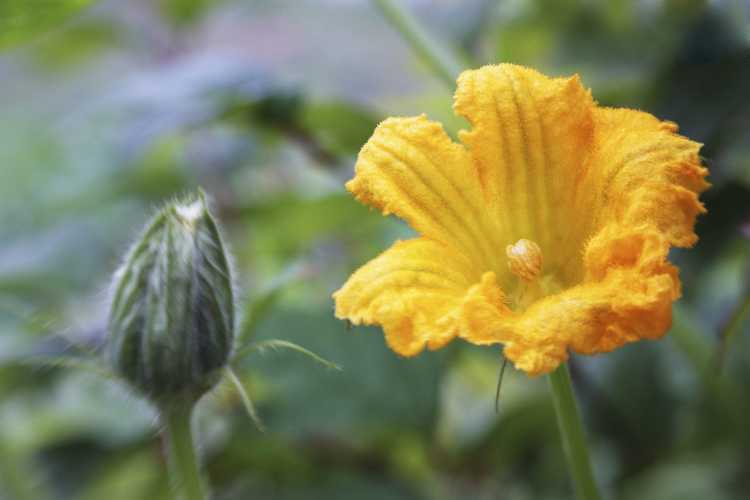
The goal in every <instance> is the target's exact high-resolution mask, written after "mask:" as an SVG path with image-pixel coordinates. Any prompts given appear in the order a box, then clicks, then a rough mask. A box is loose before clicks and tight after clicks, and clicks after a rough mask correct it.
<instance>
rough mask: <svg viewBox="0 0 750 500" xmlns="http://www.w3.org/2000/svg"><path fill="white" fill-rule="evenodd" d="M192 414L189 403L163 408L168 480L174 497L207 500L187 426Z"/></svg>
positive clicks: (190, 433)
mask: <svg viewBox="0 0 750 500" xmlns="http://www.w3.org/2000/svg"><path fill="white" fill-rule="evenodd" d="M192 413H193V405H192V404H186V405H174V406H170V407H168V408H166V409H164V410H163V411H162V420H163V425H164V432H165V433H166V440H167V460H168V463H169V481H170V483H171V484H172V488H173V490H174V493H175V496H176V498H179V499H180V500H206V499H207V498H208V494H207V491H208V490H207V488H206V486H205V483H204V480H203V474H202V473H201V470H200V466H199V464H198V456H197V454H196V451H195V446H194V445H193V434H192V431H191V427H190V421H191V416H192Z"/></svg>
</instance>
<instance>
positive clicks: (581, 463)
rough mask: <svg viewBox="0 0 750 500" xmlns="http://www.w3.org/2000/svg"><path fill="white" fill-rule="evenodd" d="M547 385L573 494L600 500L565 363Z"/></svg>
mask: <svg viewBox="0 0 750 500" xmlns="http://www.w3.org/2000/svg"><path fill="white" fill-rule="evenodd" d="M549 386H550V390H551V391H552V400H553V401H554V403H555V413H556V414H557V424H558V427H559V428H560V435H561V437H562V442H563V448H564V450H565V458H566V459H567V461H568V468H569V469H570V473H571V475H572V476H573V484H574V486H575V489H576V494H577V496H578V498H579V499H580V500H600V499H601V496H600V495H599V490H598V489H597V487H596V481H594V474H593V472H592V470H591V459H590V458H589V450H588V447H587V445H586V436H585V434H584V432H583V426H582V425H581V416H580V414H579V413H578V406H577V405H576V400H575V395H574V394H573V386H572V384H571V382H570V372H568V365H567V364H562V365H560V367H559V368H558V369H557V370H555V371H554V372H552V373H550V374H549Z"/></svg>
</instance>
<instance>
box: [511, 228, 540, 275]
mask: <svg viewBox="0 0 750 500" xmlns="http://www.w3.org/2000/svg"><path fill="white" fill-rule="evenodd" d="M505 255H506V256H507V257H508V269H510V272H511V273H513V275H515V276H517V277H519V278H521V279H522V280H523V281H525V282H527V283H530V282H532V281H534V280H535V279H536V278H537V277H538V276H539V274H541V272H542V264H543V261H542V250H541V248H539V245H537V244H536V243H534V242H533V241H531V240H527V239H523V238H522V239H520V240H518V241H517V242H516V243H515V244H513V245H508V246H507V247H505Z"/></svg>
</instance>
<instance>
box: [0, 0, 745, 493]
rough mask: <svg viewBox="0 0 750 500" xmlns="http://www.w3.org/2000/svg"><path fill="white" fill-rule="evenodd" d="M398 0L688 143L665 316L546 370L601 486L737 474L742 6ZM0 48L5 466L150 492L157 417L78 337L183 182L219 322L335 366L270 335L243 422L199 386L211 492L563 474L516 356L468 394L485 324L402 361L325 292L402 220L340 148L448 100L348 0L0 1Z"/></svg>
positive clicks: (41, 484) (422, 489) (497, 482)
mask: <svg viewBox="0 0 750 500" xmlns="http://www.w3.org/2000/svg"><path fill="white" fill-rule="evenodd" d="M402 3H403V5H405V6H406V7H407V8H408V10H409V11H410V12H412V13H413V14H414V15H416V16H417V18H418V19H419V20H420V22H421V23H422V24H423V25H424V26H425V28H426V29H427V30H428V31H429V32H430V33H431V34H432V35H433V36H434V37H435V38H436V39H439V40H440V41H441V42H442V43H443V44H444V45H445V46H446V47H449V48H450V49H451V50H453V51H455V52H456V53H457V54H458V56H459V58H460V59H461V60H462V61H463V63H464V64H465V65H466V66H467V67H468V66H478V65H480V64H484V63H489V62H493V63H494V62H515V63H520V64H524V65H529V66H533V67H536V68H538V69H539V70H541V71H543V72H545V73H547V74H551V75H569V74H572V73H580V75H581V77H582V79H583V81H584V83H585V85H586V86H589V87H591V88H592V89H593V94H594V97H595V98H596V99H597V100H598V101H599V102H600V103H602V104H604V105H616V106H628V107H637V108H641V109H644V110H647V111H649V112H652V113H654V114H656V115H657V116H659V117H660V118H662V119H669V120H674V121H676V122H678V123H679V124H680V127H681V131H682V133H684V134H685V135H687V136H689V137H691V138H693V139H695V140H698V141H701V142H703V143H704V144H705V146H704V149H703V150H702V154H703V155H704V157H705V162H706V164H707V165H708V166H709V167H710V170H711V176H710V178H709V180H710V181H711V183H712V184H713V187H712V189H711V190H710V191H708V192H707V193H706V194H705V195H704V196H703V200H704V201H705V203H706V205H707V207H708V210H709V213H708V215H706V216H703V217H701V218H700V220H699V223H698V226H697V231H698V233H699V236H700V238H701V239H700V242H699V243H698V245H697V246H696V247H695V248H694V249H692V250H690V251H678V252H675V253H674V255H673V259H674V261H676V262H677V263H678V264H679V266H680V268H681V276H682V279H683V284H684V297H683V298H682V300H681V301H680V302H679V303H678V304H677V305H676V306H675V324H674V327H673V329H672V331H671V332H670V334H669V335H668V336H667V337H665V339H664V340H662V341H659V342H640V343H637V344H634V345H630V346H628V347H625V348H622V349H620V350H617V351H616V352H614V353H612V354H609V355H606V356H600V357H595V358H588V357H573V359H572V363H571V364H572V366H571V368H572V371H573V378H574V382H575V388H576V391H577V394H578V397H579V401H580V403H581V409H582V412H583V416H584V420H585V423H586V427H587V432H588V435H589V439H590V443H591V447H592V453H593V459H594V467H595V470H596V474H597V476H598V478H599V481H600V483H601V484H602V485H604V487H605V491H606V492H607V494H608V496H609V498H612V499H622V500H631V499H639V500H642V499H657V500H670V499H674V500H677V499H680V500H685V499H701V500H702V499H707V498H710V499H715V500H722V499H746V498H748V497H750V474H748V472H750V454H748V452H747V450H748V448H749V447H750V426H748V425H747V414H748V411H750V389H748V381H750V335H748V333H749V327H748V322H747V321H746V320H747V317H748V313H749V312H750V303H749V301H748V292H749V289H750V287H749V285H748V282H749V281H750V258H749V257H750V99H749V98H748V97H749V96H750V5H748V3H746V1H745V0H736V1H730V0H723V1H722V0H716V1H697V0H637V1H629V0H616V1H611V2H591V1H574V0H558V1H554V2H550V1H541V0H540V1H523V0H507V1H489V0H468V1H461V2H459V1H455V0H441V1H438V0H435V1H428V0H419V1H417V0H413V1H407V0H402ZM0 50H1V51H0V109H1V110H2V111H1V112H0V442H1V443H2V444H1V445H0V454H1V455H2V456H3V457H4V458H3V460H2V462H3V464H0V465H2V467H3V471H2V474H4V478H5V481H6V485H5V486H7V485H8V483H7V481H13V478H15V479H16V480H26V481H28V482H32V483H34V484H35V485H36V486H35V487H36V488H37V491H38V498H39V499H44V498H49V499H80V500H100V499H102V498H106V499H107V500H137V499H155V500H159V499H166V498H168V497H169V493H168V491H169V489H168V486H167V480H166V475H165V472H164V455H163V453H162V446H161V442H160V439H159V436H158V428H157V424H156V418H155V413H154V412H153V411H152V410H151V409H150V408H149V407H148V406H147V405H146V404H145V403H143V402H142V401H141V400H140V399H139V398H137V397H135V396H134V395H132V394H130V393H129V392H128V391H127V390H126V389H125V388H124V387H123V386H122V385H120V384H119V383H118V382H115V381H112V380H109V379H108V378H107V377H106V376H102V375H101V374H99V373H96V372H95V371H94V372H92V370H91V369H90V363H89V362H88V361H86V360H87V359H90V358H91V357H92V356H93V355H92V354H91V352H93V351H96V349H97V348H98V347H99V346H100V345H101V344H102V342H103V339H104V336H105V333H106V332H105V327H106V311H107V287H108V283H109V279H110V276H111V274H112V272H113V271H114V270H115V269H116V267H117V266H118V264H119V262H120V259H121V257H122V255H123V254H124V252H125V250H126V247H127V245H128V244H129V242H130V241H131V240H132V239H133V238H134V237H135V236H136V235H137V234H138V231H139V229H140V228H141V227H142V225H143V224H144V223H145V222H146V220H147V218H148V217H149V216H150V214H151V213H152V212H153V211H154V209H155V208H156V207H159V206H160V204H162V203H163V202H164V201H166V200H170V199H174V198H175V197H178V196H180V195H182V194H185V193H190V192H192V191H194V190H195V189H196V188H197V187H198V186H202V187H203V188H204V189H205V190H206V191H207V192H208V193H209V195H210V196H211V197H212V199H213V205H214V208H215V212H216V214H217V216H218V217H219V219H220V221H221V222H222V224H223V226H224V229H225V234H226V237H227V239H228V241H229V243H230V245H231V248H232V249H233V253H234V256H235V263H236V270H237V282H238V285H239V288H240V289H241V294H240V306H241V308H242V309H243V310H244V314H245V320H244V322H243V324H242V329H243V335H247V336H248V338H249V337H253V338H255V339H259V340H262V339H274V338H276V339H285V340H289V341H293V342H297V343H299V344H300V345H302V346H305V347H306V348H309V349H311V350H313V351H315V352H316V353H318V354H320V355H321V356H323V357H325V358H326V359H329V360H331V361H332V362H334V363H337V364H338V365H340V366H341V367H342V369H343V372H337V371H334V370H330V369H326V368H325V367H324V366H321V365H320V364H318V363H316V362H315V361H314V360H312V359H311V358H309V357H306V356H304V355H302V354H300V353H298V352H294V351H287V350H272V349H269V350H266V351H265V352H257V351H256V352H251V353H250V354H248V355H247V356H245V357H243V358H242V359H241V361H239V362H238V363H237V370H238V372H239V375H240V376H241V378H242V380H243V382H244V384H245V385H246V387H247V388H248V391H249V393H250V395H251V397H252V398H253V400H254V401H255V404H256V406H257V409H258V412H259V414H260V417H261V418H262V420H263V422H264V424H265V426H266V428H267V429H266V432H265V433H261V432H259V431H258V429H257V428H256V427H255V425H254V424H253V422H252V420H251V419H250V418H248V416H247V414H246V413H245V411H244V410H243V407H242V404H241V401H240V400H239V398H238V397H237V395H236V394H235V393H234V392H232V391H231V390H230V389H229V388H228V387H223V386H222V387H219V388H218V389H217V390H216V391H215V392H214V393H212V394H211V395H210V396H208V397H206V398H205V399H204V400H203V401H202V402H201V404H200V407H199V411H198V418H197V423H198V430H199V438H200V442H201V446H202V452H203V455H204V457H205V463H206V467H207V471H208V474H209V476H210V482H211V484H212V487H213V490H214V492H215V496H216V498H217V499H219V500H221V499H226V500H230V499H279V500H287V499H288V500H293V499H326V500H328V499H330V500H335V499H347V500H348V499H352V498H356V499H362V500H368V499H384V498H388V499H415V500H416V499H420V500H421V499H424V500H453V499H467V498H471V499H501V500H524V499H541V498H543V499H568V498H571V497H572V488H571V485H570V482H569V477H568V475H567V472H566V470H567V469H566V467H565V462H564V457H563V455H562V450H561V447H560V443H559V441H558V434H557V428H556V423H555V416H554V412H553V409H552V406H551V401H550V398H549V395H548V391H547V383H546V381H545V380H544V379H543V378H539V379H529V378H527V377H526V376H525V375H522V374H519V373H517V372H515V371H514V370H507V371H506V374H505V381H504V384H503V388H502V397H501V402H500V413H499V414H495V412H494V408H493V405H494V401H493V400H494V389H495V383H496V379H497V374H498V370H499V367H500V363H501V361H500V360H501V358H500V355H499V350H498V349H489V348H478V347H474V346H471V345H469V344H467V343H463V342H460V341H457V342H454V343H453V344H451V345H450V346H449V347H448V348H446V349H443V350H441V351H439V352H435V353H424V354H422V355H420V356H419V357H418V358H415V359H410V360H404V359H400V358H398V357H397V356H396V355H395V354H393V353H392V352H391V351H389V350H388V349H387V348H386V346H385V344H384V341H383V336H382V333H381V332H380V330H379V329H377V328H361V327H358V328H354V329H352V330H349V331H348V330H347V328H346V325H345V324H344V323H343V322H339V321H336V320H335V319H334V318H333V314H332V311H333V304H332V301H331V299H330V294H331V292H332V291H333V290H335V289H336V288H338V287H339V286H340V285H341V284H342V283H343V281H344V280H345V279H346V277H347V276H348V274H349V273H350V272H351V271H352V270H353V269H354V268H356V267H357V266H359V265H361V264H362V263H364V262H365V261H367V260H368V259H370V258H372V257H373V256H375V255H376V254H377V253H379V252H380V251H382V250H384V249H385V248H387V247H388V246H389V245H390V243H392V242H393V241H394V240H395V239H396V238H404V237H407V236H408V235H409V234H410V230H409V229H408V228H407V227H406V226H405V225H404V224H403V223H402V222H400V221H398V220H395V219H393V218H384V217H382V216H381V215H380V214H379V213H377V212H374V211H369V210H368V209H367V208H365V207H362V206H360V205H359V204H357V203H356V202H355V201H354V199H353V198H352V197H351V196H350V195H349V194H347V193H346V192H345V191H344V189H343V183H344V181H345V180H347V179H349V178H350V177H351V176H352V169H353V164H354V159H355V157H356V154H357V152H358V150H359V148H360V147H361V145H362V144H363V143H364V142H365V141H366V140H367V138H368V137H369V135H370V133H371V132H372V130H373V129H374V127H375V125H376V124H377V123H378V121H379V120H381V119H383V118H384V117H386V116H389V115H413V114H419V113H422V112H426V113H427V114H428V115H429V117H430V118H432V119H436V120H440V121H443V123H445V124H446V127H447V129H448V130H449V131H450V133H455V132H456V131H457V130H459V129H460V128H462V127H465V126H466V124H465V123H462V122H461V121H460V120H459V119H456V118H455V117H453V115H452V112H451V101H452V97H451V94H452V91H453V89H451V88H447V87H446V86H445V85H444V84H443V83H442V81H441V80H439V79H438V78H436V77H435V76H434V74H432V73H431V72H430V71H429V69H428V68H427V67H426V66H425V65H424V64H423V63H422V62H420V61H419V60H418V59H417V58H416V56H415V55H414V52H413V51H412V50H411V49H410V47H409V46H408V45H407V44H406V43H405V42H404V41H403V40H402V39H401V38H400V37H399V35H398V33H397V32H396V31H395V30H394V29H393V28H392V27H391V26H390V25H389V24H388V23H387V22H386V20H385V19H384V18H383V16H382V15H381V14H380V13H379V11H378V10H377V9H376V8H374V7H373V5H372V4H371V3H369V2H367V1H366V0H278V1H273V2H270V1H268V2H263V1H247V0H245V1H242V0H224V1H221V0H217V1H212V0H101V1H99V2H92V1H86V0H60V1H57V2H50V1H46V0H3V1H2V2H0ZM76 360H80V362H78V361H76ZM19 476H20V477H19ZM9 491H10V489H9V488H7V487H6V488H5V491H3V484H2V483H0V497H2V498H12V497H11V496H10V493H9ZM3 494H5V495H6V496H5V497H3V496H2V495H3Z"/></svg>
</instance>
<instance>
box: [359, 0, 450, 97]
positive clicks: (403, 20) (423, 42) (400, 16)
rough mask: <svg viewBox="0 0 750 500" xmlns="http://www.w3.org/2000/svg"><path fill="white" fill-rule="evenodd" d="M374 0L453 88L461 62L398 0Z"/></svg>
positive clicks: (430, 65) (420, 54)
mask: <svg viewBox="0 0 750 500" xmlns="http://www.w3.org/2000/svg"><path fill="white" fill-rule="evenodd" d="M373 1H374V3H375V5H377V7H378V8H379V9H380V11H381V12H382V13H383V15H384V16H385V17H386V19H388V21H389V22H390V23H391V24H392V25H393V27H394V28H396V30H398V32H399V33H400V34H401V36H402V37H404V39H405V40H406V41H407V42H408V43H409V45H411V46H412V48H413V49H414V51H415V52H416V53H417V55H419V57H420V58H422V60H423V61H424V62H425V63H426V64H427V65H428V66H429V67H430V69H432V71H433V72H434V73H435V75H437V76H438V77H440V79H441V80H443V82H445V83H446V84H447V85H448V87H450V88H451V89H452V88H453V87H454V86H455V85H456V78H457V77H458V74H459V73H460V72H461V64H460V63H459V62H458V61H456V59H455V58H454V57H453V56H452V55H451V54H450V53H449V52H448V51H447V50H446V49H444V48H443V47H440V46H439V45H438V44H437V43H436V42H435V41H434V40H432V39H431V38H430V37H429V36H428V35H427V33H426V32H425V31H424V29H422V27H421V26H420V25H419V23H418V22H417V21H416V20H415V19H414V17H413V16H412V15H411V14H409V13H408V12H407V11H406V10H404V9H403V8H402V7H401V6H400V5H399V4H398V2H395V1H394V0H373Z"/></svg>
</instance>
